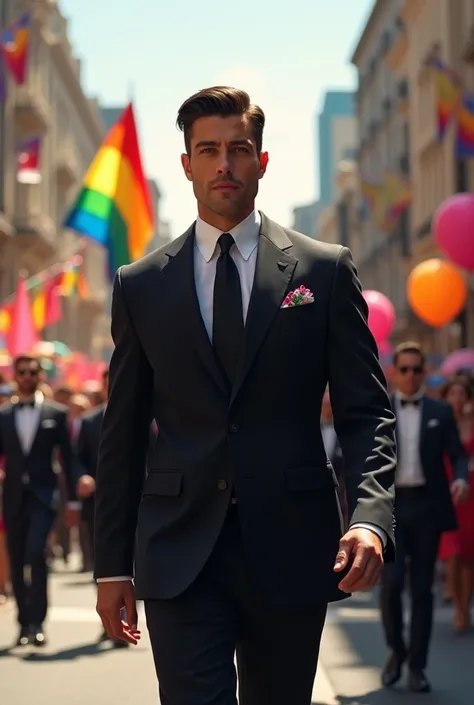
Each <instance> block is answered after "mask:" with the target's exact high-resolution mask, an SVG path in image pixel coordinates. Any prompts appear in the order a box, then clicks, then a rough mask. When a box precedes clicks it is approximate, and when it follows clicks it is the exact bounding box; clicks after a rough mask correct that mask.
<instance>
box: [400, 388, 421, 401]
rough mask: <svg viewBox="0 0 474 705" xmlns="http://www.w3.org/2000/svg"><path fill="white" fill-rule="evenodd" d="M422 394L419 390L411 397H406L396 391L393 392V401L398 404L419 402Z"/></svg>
mask: <svg viewBox="0 0 474 705" xmlns="http://www.w3.org/2000/svg"><path fill="white" fill-rule="evenodd" d="M423 395H424V392H423V390H422V389H420V390H419V391H418V392H417V393H416V394H414V395H413V396H412V397H406V396H405V395H404V394H402V393H401V392H400V391H399V390H398V389H397V390H396V391H395V399H396V400H397V401H398V402H400V401H407V402H410V401H419V400H420V399H422V398H423Z"/></svg>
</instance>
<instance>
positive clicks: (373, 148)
mask: <svg viewBox="0 0 474 705" xmlns="http://www.w3.org/2000/svg"><path fill="white" fill-rule="evenodd" d="M401 7H402V0H377V2H376V3H375V4H374V7H373V10H372V13H371V15H370V17H369V19H368V21H367V24H366V26H365V27H364V30H363V32H362V34H361V36H360V38H359V41H358V44H357V46H356V49H355V51H354V54H353V57H352V62H353V64H354V65H355V66H356V69H357V74H358V89H357V95H356V110H357V122H358V132H359V135H358V154H357V156H358V169H359V176H360V179H361V181H366V182H370V183H380V182H381V181H382V180H383V178H384V175H385V174H387V173H390V172H392V173H393V172H394V173H399V174H401V175H403V176H407V177H409V176H410V175H411V158H410V155H411V152H410V149H411V129H410V120H409V113H408V106H407V103H408V99H409V89H408V86H409V82H408V78H407V70H406V65H405V63H404V62H403V61H402V62H401V64H400V71H399V72H398V73H396V72H394V71H393V69H392V66H391V63H390V62H391V60H392V54H391V52H392V48H393V43H394V41H395V37H396V36H397V34H398V33H399V31H400V25H401V23H402V20H401V17H400V11H401ZM359 237H360V243H359V248H358V249H359V256H358V258H357V264H358V268H359V274H360V277H361V280H362V285H363V287H364V288H365V289H375V290H377V291H380V292H382V293H383V294H385V295H386V296H387V297H388V298H389V299H390V300H391V301H392V303H393V304H394V306H395V309H396V311H397V327H396V330H395V337H396V336H397V334H400V335H405V334H406V332H407V326H408V325H409V323H410V320H411V314H410V311H409V309H408V306H407V303H406V276H407V266H406V264H407V262H409V258H410V212H409V211H407V212H405V213H404V214H403V216H402V217H401V218H400V220H399V223H398V225H397V227H396V228H395V229H393V230H392V231H391V232H387V230H386V229H384V228H382V227H380V226H379V225H377V224H376V223H375V222H374V220H373V219H372V218H371V217H370V216H369V215H368V214H366V215H365V217H361V223H360V229H359Z"/></svg>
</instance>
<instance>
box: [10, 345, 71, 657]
mask: <svg viewBox="0 0 474 705" xmlns="http://www.w3.org/2000/svg"><path fill="white" fill-rule="evenodd" d="M13 370H14V378H15V381H16V383H17V386H18V390H17V396H14V397H12V400H11V401H10V402H7V403H6V404H4V405H3V406H2V407H0V456H2V455H3V456H4V461H5V479H4V485H3V517H4V521H5V527H6V532H7V545H8V553H9V556H10V565H11V582H12V587H13V593H14V596H15V599H16V604H17V607H18V622H19V624H20V633H19V636H18V641H17V645H18V646H25V645H27V644H28V643H33V644H34V645H36V646H43V645H44V644H45V641H46V640H45V635H44V629H43V622H44V621H45V619H46V613H47V606H48V602H47V576H48V570H47V563H46V544H47V539H48V535H49V533H50V531H51V528H52V526H53V523H54V519H55V516H56V505H57V502H56V499H57V493H58V484H57V478H58V475H57V474H56V473H55V471H54V462H55V460H56V458H55V454H56V452H59V459H60V462H61V465H62V468H63V471H64V474H65V478H66V483H67V491H68V499H69V505H68V509H67V522H68V524H69V525H73V524H76V523H77V518H78V509H79V505H78V504H77V497H76V491H75V484H76V481H77V477H78V469H77V465H76V463H75V458H74V453H73V450H72V446H71V441H70V436H69V429H68V421H67V409H66V408H65V407H63V406H61V405H59V404H57V403H56V402H54V401H49V400H47V399H46V398H45V397H44V396H43V394H42V393H41V392H40V391H39V389H38V387H39V382H40V372H41V367H40V364H39V361H38V360H37V359H35V358H33V357H30V356H28V355H20V356H18V357H17V358H16V359H15V360H14V362H13ZM26 565H27V566H29V567H30V578H29V581H28V583H27V582H26V581H25V576H24V568H25V566H26Z"/></svg>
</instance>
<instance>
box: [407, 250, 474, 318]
mask: <svg viewBox="0 0 474 705" xmlns="http://www.w3.org/2000/svg"><path fill="white" fill-rule="evenodd" d="M407 298H408V303H409V304H410V306H411V307H412V309H413V311H414V312H415V313H416V315H417V316H418V318H420V319H421V320H422V321H423V322H424V323H427V324H428V325H430V326H433V328H442V327H443V326H445V325H447V324H448V323H451V321H453V320H454V319H455V318H456V317H457V316H458V314H459V313H460V312H461V311H462V309H463V307H464V305H465V303H466V299H467V286H466V282H465V281H464V278H463V276H462V274H460V273H459V272H458V270H457V269H456V267H454V266H453V265H452V264H449V262H443V260H441V259H428V260H426V262H422V263H421V264H419V265H417V266H416V267H415V268H414V269H413V270H412V272H411V274H410V276H409V277H408V281H407Z"/></svg>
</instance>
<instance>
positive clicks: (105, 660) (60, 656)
mask: <svg viewBox="0 0 474 705" xmlns="http://www.w3.org/2000/svg"><path fill="white" fill-rule="evenodd" d="M94 599H95V598H94V586H93V584H92V582H91V579H90V576H89V575H81V574H77V573H75V572H72V571H68V572H64V570H63V569H61V571H60V572H58V573H55V574H54V575H53V576H52V605H53V606H52V608H51V611H50V618H49V622H48V629H47V632H48V637H49V645H48V647H47V648H45V649H44V650H42V651H38V650H33V649H32V648H31V649H30V648H28V649H26V650H20V649H12V650H11V651H9V649H8V647H9V645H10V644H11V643H12V641H13V639H14V636H15V633H16V626H15V624H14V619H13V616H14V610H13V605H12V604H11V603H10V604H9V605H8V606H6V607H3V608H0V700H1V703H2V705H23V704H25V705H26V703H29V702H34V703H35V705H59V704H61V705H62V704H63V703H65V702H67V703H68V705H82V703H84V702H87V703H88V705H108V703H113V704H114V705H128V704H129V703H130V704H131V703H133V704H134V703H140V704H141V705H147V704H148V703H150V705H151V704H152V703H155V702H156V686H155V681H154V674H153V666H152V663H151V656H150V650H149V646H148V643H147V641H146V639H144V642H143V644H142V645H140V646H139V647H137V648H130V649H126V650H125V649H124V650H122V649H121V650H113V649H110V647H108V646H97V645H96V639H97V636H98V634H99V631H100V630H99V625H98V620H97V616H96V614H95V610H94ZM450 618H451V615H450V610H449V608H444V607H443V608H440V609H439V610H438V612H437V620H436V635H435V643H434V648H433V652H432V662H431V668H430V676H431V679H432V683H433V686H434V692H433V694H432V695H428V696H420V695H411V694H409V693H405V692H403V691H404V686H403V685H402V686H400V688H399V689H398V690H397V691H395V692H394V693H393V694H391V693H387V692H386V691H382V690H380V689H379V669H380V666H381V665H382V663H383V661H384V658H385V648H384V645H383V641H382V638H381V630H380V626H379V623H378V612H377V609H376V605H375V604H374V601H373V598H372V596H371V595H369V594H361V595H359V596H357V597H355V598H352V599H351V601H350V602H347V603H345V604H344V605H338V606H334V607H333V608H331V609H330V613H329V617H328V621H327V626H326V631H325V635H324V641H323V647H322V658H321V667H320V671H319V674H318V678H317V679H316V683H315V687H314V693H313V703H314V704H315V705H392V703H400V702H401V699H400V692H402V694H403V698H402V700H403V704H404V705H415V703H418V702H419V700H420V698H422V699H423V702H424V703H427V705H468V703H469V702H472V664H473V657H474V638H473V637H470V636H468V637H464V638H456V637H454V636H453V635H452V633H451V625H450ZM142 625H143V621H142ZM469 691H470V695H469ZM289 705H290V704H289Z"/></svg>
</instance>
